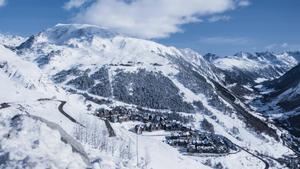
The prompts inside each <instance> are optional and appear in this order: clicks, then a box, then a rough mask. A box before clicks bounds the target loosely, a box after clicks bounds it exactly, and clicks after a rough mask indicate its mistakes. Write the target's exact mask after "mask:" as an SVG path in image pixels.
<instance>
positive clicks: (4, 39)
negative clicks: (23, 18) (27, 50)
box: [0, 34, 25, 47]
mask: <svg viewBox="0 0 300 169" xmlns="http://www.w3.org/2000/svg"><path fill="white" fill-rule="evenodd" d="M24 40H25V39H24V38H23V37H21V36H16V35H7V34H0V44H1V45H5V46H8V47H16V46H19V45H20V44H21V43H22V42H24Z"/></svg>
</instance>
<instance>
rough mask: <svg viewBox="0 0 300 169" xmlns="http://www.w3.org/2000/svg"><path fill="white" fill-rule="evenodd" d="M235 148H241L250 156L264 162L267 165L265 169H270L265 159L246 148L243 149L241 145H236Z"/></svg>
mask: <svg viewBox="0 0 300 169" xmlns="http://www.w3.org/2000/svg"><path fill="white" fill-rule="evenodd" d="M235 146H237V147H238V148H240V149H241V150H243V151H245V152H247V153H248V154H250V155H252V156H253V157H256V158H257V159H259V160H260V161H262V162H263V163H264V164H265V168H264V169H268V168H270V164H269V162H268V161H266V160H265V159H263V158H262V157H260V156H258V155H256V154H254V153H251V152H250V151H249V150H247V149H246V148H244V147H241V146H239V145H237V144H235Z"/></svg>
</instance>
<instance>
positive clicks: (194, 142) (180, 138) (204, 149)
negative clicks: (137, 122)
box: [166, 131, 238, 154]
mask: <svg viewBox="0 0 300 169" xmlns="http://www.w3.org/2000/svg"><path fill="white" fill-rule="evenodd" d="M166 140H167V141H166V142H167V143H168V144H169V145H171V146H174V147H178V148H180V149H181V151H185V152H188V153H213V154H226V153H230V152H231V151H237V150H238V149H237V147H236V146H235V145H234V144H233V143H232V142H231V141H230V140H228V139H227V138H225V137H223V136H220V135H216V134H212V133H200V132H199V131H192V132H178V133H175V134H172V136H169V137H166Z"/></svg>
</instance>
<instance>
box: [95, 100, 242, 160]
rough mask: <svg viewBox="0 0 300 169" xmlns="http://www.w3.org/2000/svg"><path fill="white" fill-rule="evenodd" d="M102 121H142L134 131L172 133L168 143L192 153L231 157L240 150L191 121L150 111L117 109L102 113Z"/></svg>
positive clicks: (100, 112)
mask: <svg viewBox="0 0 300 169" xmlns="http://www.w3.org/2000/svg"><path fill="white" fill-rule="evenodd" d="M96 115H97V116H98V117H101V118H104V119H106V120H109V121H110V122H112V123H122V122H126V121H139V122H142V123H141V124H137V125H136V126H135V127H134V129H133V131H134V132H135V133H137V134H142V133H143V132H144V131H147V132H152V131H156V130H165V131H172V135H171V136H167V137H166V142H167V143H168V144H169V145H171V146H174V147H178V148H180V149H181V150H183V151H185V152H188V153H216V154H220V153H230V151H231V150H237V148H236V146H235V145H234V144H233V143H232V142H231V141H230V140H228V139H227V138H225V137H223V136H220V135H216V134H213V133H202V132H199V131H198V130H195V129H193V128H192V127H191V126H189V125H188V123H187V121H188V118H185V117H184V116H181V115H179V116H178V115H177V116H176V117H175V118H174V116H172V115H168V114H166V113H159V112H150V111H148V112H147V111H136V110H132V109H127V108H125V107H121V106H120V107H115V108H113V109H111V110H107V109H100V110H98V111H97V114H96Z"/></svg>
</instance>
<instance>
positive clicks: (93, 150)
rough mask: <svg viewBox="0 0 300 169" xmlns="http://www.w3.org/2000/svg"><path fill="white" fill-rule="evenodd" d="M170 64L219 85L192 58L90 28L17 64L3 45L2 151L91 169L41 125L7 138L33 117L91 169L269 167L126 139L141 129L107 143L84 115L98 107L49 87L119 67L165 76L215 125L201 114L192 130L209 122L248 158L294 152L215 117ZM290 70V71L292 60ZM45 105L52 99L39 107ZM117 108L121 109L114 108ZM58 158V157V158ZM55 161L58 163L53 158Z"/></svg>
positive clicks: (36, 46) (54, 38)
mask: <svg viewBox="0 0 300 169" xmlns="http://www.w3.org/2000/svg"><path fill="white" fill-rule="evenodd" d="M53 51H58V52H56V53H55V54H54V55H53V56H52V57H51V58H50V61H49V63H48V64H46V65H43V66H40V67H38V66H37V65H36V64H35V61H36V59H37V58H39V57H41V56H46V55H48V54H49V53H51V52H53ZM168 56H172V57H177V58H182V59H184V60H186V61H188V62H191V63H192V64H193V66H195V67H200V68H201V70H202V72H201V73H203V75H204V77H205V78H211V79H215V80H218V79H219V78H220V77H218V76H217V75H216V74H214V73H213V71H212V67H211V65H210V63H208V62H206V61H205V60H204V59H203V57H202V56H201V55H200V54H198V53H196V52H194V51H192V50H189V49H185V50H180V49H176V48H174V47H166V46H163V45H160V44H158V43H155V42H151V41H146V40H141V39H135V38H130V37H125V36H123V35H120V34H117V33H113V32H110V31H107V30H106V29H103V28H99V27H95V26H91V25H76V24H75V25H66V24H59V25H56V26H55V27H53V28H50V29H47V30H46V31H44V32H41V33H39V34H38V35H36V36H34V43H33V44H32V46H31V48H29V49H23V51H22V54H21V55H20V56H17V55H16V54H15V53H14V52H12V51H10V50H9V49H7V48H5V47H3V46H1V45H0V81H1V86H0V88H1V90H0V103H3V102H9V103H11V107H10V108H6V109H3V110H0V120H1V122H0V134H1V138H0V139H2V140H0V141H1V142H0V145H1V146H3V145H2V144H3V143H4V145H5V146H4V149H5V150H6V151H10V152H12V155H13V156H12V157H14V158H20V156H21V157H22V158H23V157H25V156H29V157H31V158H32V160H33V161H35V162H37V163H38V165H39V167H40V168H45V166H48V165H50V166H53V168H75V169H76V168H83V166H85V165H86V164H85V163H84V162H83V160H82V159H81V158H80V155H79V154H78V153H76V152H73V151H72V149H71V146H70V145H68V144H66V143H64V142H62V141H61V140H60V138H61V136H60V135H59V132H58V131H55V130H53V129H50V128H49V127H47V126H46V125H45V124H44V123H42V122H39V121H35V120H32V119H26V120H25V121H24V124H23V125H24V131H21V132H20V134H19V135H14V137H12V138H10V139H5V138H3V137H2V136H3V135H4V134H5V133H7V132H8V131H9V130H10V127H9V124H8V122H9V120H10V118H11V117H13V115H15V114H18V113H23V114H26V113H28V114H31V115H34V116H38V117H41V118H44V119H47V120H48V121H51V122H53V123H55V124H58V125H60V126H61V127H62V128H63V129H64V130H65V131H66V132H67V133H68V134H69V135H71V136H73V137H74V138H76V139H77V140H78V141H79V142H80V143H81V144H82V145H83V146H84V148H85V151H86V152H87V154H88V157H89V158H90V162H91V164H90V165H91V166H90V167H91V168H95V169H98V168H101V169H113V168H116V169H117V168H118V169H127V168H128V169H138V168H149V169H150V168H153V169H165V168H172V169H197V168H199V169H205V168H211V167H215V165H217V163H219V162H220V163H221V164H222V165H223V166H224V167H227V168H230V169H239V168H245V169H257V168H263V167H264V164H263V163H262V162H261V160H259V159H257V158H255V157H253V156H251V155H249V154H248V153H246V152H244V151H241V152H238V153H237V154H231V155H229V156H222V157H215V156H206V157H195V156H185V155H183V154H181V153H180V152H179V151H178V150H177V149H176V148H174V147H171V146H169V145H167V144H166V143H165V142H163V141H164V137H156V136H151V135H155V134H170V133H166V132H162V131H158V132H157V133H155V132H154V133H145V134H147V135H148V136H146V135H140V136H138V138H137V135H135V134H134V133H132V132H130V131H128V130H129V129H130V128H132V127H133V126H134V125H135V124H137V122H128V123H122V124H112V126H113V128H114V129H115V131H116V134H117V137H113V138H110V137H108V133H107V129H106V127H105V124H104V122H103V121H102V120H101V119H98V118H96V117H94V116H92V115H91V114H92V113H93V111H89V110H87V108H86V106H87V105H88V104H92V105H93V106H94V107H96V105H94V104H93V103H90V102H85V101H84V99H83V98H82V96H79V95H76V94H70V93H68V92H66V91H65V90H64V89H62V87H63V86H59V85H56V84H54V83H53V82H51V80H49V78H50V77H51V76H52V75H54V74H56V73H58V72H60V71H62V70H68V69H70V68H73V67H77V68H79V69H81V70H86V69H90V70H91V72H94V71H96V70H97V68H99V66H101V65H109V64H114V65H117V66H116V67H115V68H113V66H112V67H111V69H112V70H111V72H113V70H114V69H115V70H116V69H118V68H122V69H123V70H126V71H136V70H138V69H140V68H143V69H147V70H149V71H156V72H162V73H163V74H164V75H165V76H167V77H170V79H171V80H172V81H173V83H174V84H175V85H176V87H177V88H179V89H180V92H182V93H183V94H184V99H185V100H186V101H188V102H193V101H201V102H202V103H203V105H204V107H205V108H207V109H209V110H210V111H211V112H212V113H213V115H214V116H215V117H216V119H215V120H214V119H212V118H211V116H208V115H205V114H204V113H202V112H197V113H196V114H195V115H194V116H195V118H196V121H195V122H194V124H193V125H194V127H195V128H197V129H200V126H199V124H200V121H201V120H203V119H204V118H206V119H208V121H209V122H210V123H212V124H213V126H214V128H215V132H216V134H220V135H223V136H225V137H227V138H228V139H230V140H231V141H232V142H233V143H235V144H238V145H240V146H242V147H246V148H248V149H249V150H251V152H259V153H262V154H265V155H270V156H273V157H276V158H278V157H282V156H283V155H288V154H292V152H291V150H289V149H288V148H287V147H285V146H283V145H282V143H280V142H277V141H275V140H274V139H273V138H270V137H269V136H266V135H264V134H262V136H263V137H258V136H257V135H256V134H255V133H254V132H253V131H251V130H249V129H248V128H247V127H246V124H245V123H244V122H243V121H241V120H240V119H239V118H238V117H237V115H236V114H230V115H229V114H227V113H226V112H221V111H219V110H217V109H215V108H214V107H212V106H211V105H209V98H206V97H205V96H204V95H203V94H195V93H193V92H192V91H191V90H189V89H187V88H185V87H184V86H183V85H182V84H180V83H179V82H178V81H177V80H176V79H174V78H172V77H174V75H176V74H177V73H178V71H179V70H178V69H177V67H176V65H174V64H172V63H171V62H170V58H169V57H168ZM278 57H283V56H278ZM287 62H288V63H291V64H292V62H290V60H288V59H287ZM155 63H158V64H161V66H159V67H157V66H153V64H155ZM216 63H220V68H221V67H222V66H224V65H225V66H224V67H223V68H225V69H229V68H232V67H233V66H236V65H237V66H244V68H245V69H252V68H257V67H256V64H257V63H254V62H253V61H251V60H250V59H248V58H242V59H239V58H234V59H232V58H231V59H229V58H227V59H226V58H225V60H220V61H219V62H216ZM121 64H132V65H133V66H132V67H122V66H120V65H121ZM254 65H255V66H254ZM261 66H262V65H261ZM41 98H52V99H51V100H45V101H38V99H41ZM59 100H64V101H66V102H67V103H66V105H65V106H64V110H65V111H66V112H68V114H69V115H70V116H72V117H73V118H75V119H77V120H78V121H79V122H80V123H82V124H84V125H85V126H86V128H83V127H80V126H79V125H78V124H75V123H73V122H71V121H70V120H69V119H68V118H66V117H65V116H64V115H63V114H61V112H59V110H58V106H59V104H60V102H59ZM224 102H225V101H224ZM114 104H116V105H118V104H120V105H121V104H124V103H120V102H114ZM20 105H21V106H20ZM234 127H235V128H238V129H239V133H238V134H233V132H232V129H233V128H234ZM200 130H201V129H200ZM24 133H27V134H24ZM47 133H48V134H49V135H47ZM149 135H150V136H149ZM49 137H51V139H49ZM35 140H39V142H40V143H41V144H40V147H39V148H37V149H36V150H33V148H32V147H31V145H32V143H33V141H35ZM1 146H0V147H1ZM60 151H61V152H62V153H61V154H59V153H58V152H60ZM57 153H58V154H59V155H57V156H56V154H57ZM14 155H15V156H14ZM137 155H138V161H139V162H138V163H137ZM64 157H67V158H64ZM40 159H42V160H40ZM38 160H40V161H38ZM208 161H211V164H210V166H206V165H204V163H207V162H208ZM13 165H17V164H13ZM270 168H271V167H270ZM272 168H283V166H281V165H280V164H277V163H275V165H274V166H273V167H272Z"/></svg>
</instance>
